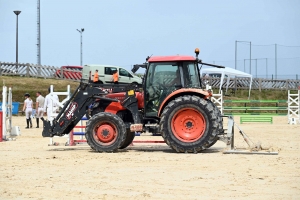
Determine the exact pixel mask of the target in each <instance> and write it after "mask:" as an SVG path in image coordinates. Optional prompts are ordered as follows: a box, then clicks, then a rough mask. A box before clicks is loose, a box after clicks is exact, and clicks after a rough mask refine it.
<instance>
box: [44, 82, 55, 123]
mask: <svg viewBox="0 0 300 200" xmlns="http://www.w3.org/2000/svg"><path fill="white" fill-rule="evenodd" d="M48 92H49V94H47V96H46V97H45V102H44V112H47V119H48V121H52V120H53V119H54V117H53V114H54V113H56V109H57V106H58V103H59V99H58V96H57V95H56V94H53V93H50V88H49V89H48Z"/></svg>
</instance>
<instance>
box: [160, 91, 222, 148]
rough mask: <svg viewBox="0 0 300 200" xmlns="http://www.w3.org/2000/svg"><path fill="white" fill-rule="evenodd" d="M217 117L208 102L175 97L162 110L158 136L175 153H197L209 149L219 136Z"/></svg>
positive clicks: (189, 96)
mask: <svg viewBox="0 0 300 200" xmlns="http://www.w3.org/2000/svg"><path fill="white" fill-rule="evenodd" d="M218 127H219V123H218V117H217V116H216V114H215V111H214V107H213V105H212V103H211V102H210V101H207V100H205V99H203V98H201V97H198V96H191V95H185V96H181V97H177V98H176V99H174V100H173V101H171V102H169V103H168V105H167V106H166V107H165V108H164V110H163V113H162V115H161V121H160V132H161V134H162V136H163V138H164V140H165V142H166V143H167V144H168V145H169V146H170V147H171V148H172V149H174V150H175V151H177V152H185V153H198V152H200V151H202V150H204V149H206V148H208V147H209V146H210V145H211V144H212V143H213V142H214V141H215V140H214V139H215V138H216V136H217V134H218Z"/></svg>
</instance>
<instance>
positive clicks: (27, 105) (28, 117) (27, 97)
mask: <svg viewBox="0 0 300 200" xmlns="http://www.w3.org/2000/svg"><path fill="white" fill-rule="evenodd" d="M24 97H25V101H24V106H23V112H25V115H26V123H27V126H26V128H29V124H30V128H32V121H31V114H32V106H33V101H32V100H31V98H30V94H28V93H26V94H25V95H24Z"/></svg>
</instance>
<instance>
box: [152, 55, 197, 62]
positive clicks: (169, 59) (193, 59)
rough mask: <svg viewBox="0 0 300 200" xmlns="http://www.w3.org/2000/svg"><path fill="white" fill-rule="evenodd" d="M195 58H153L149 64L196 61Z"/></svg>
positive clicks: (178, 56)
mask: <svg viewBox="0 0 300 200" xmlns="http://www.w3.org/2000/svg"><path fill="white" fill-rule="evenodd" d="M195 60H196V58H194V57H193V56H180V55H177V56H152V57H150V58H149V60H148V62H172V61H195Z"/></svg>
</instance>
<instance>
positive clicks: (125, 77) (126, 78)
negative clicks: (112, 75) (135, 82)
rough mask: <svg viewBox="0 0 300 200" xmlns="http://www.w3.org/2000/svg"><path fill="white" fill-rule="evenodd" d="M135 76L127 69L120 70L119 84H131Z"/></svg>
mask: <svg viewBox="0 0 300 200" xmlns="http://www.w3.org/2000/svg"><path fill="white" fill-rule="evenodd" d="M132 77H133V76H132V75H131V74H130V73H129V72H128V71H127V70H125V69H123V68H119V83H125V84H128V83H131V82H132V81H131V78H132Z"/></svg>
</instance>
